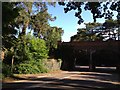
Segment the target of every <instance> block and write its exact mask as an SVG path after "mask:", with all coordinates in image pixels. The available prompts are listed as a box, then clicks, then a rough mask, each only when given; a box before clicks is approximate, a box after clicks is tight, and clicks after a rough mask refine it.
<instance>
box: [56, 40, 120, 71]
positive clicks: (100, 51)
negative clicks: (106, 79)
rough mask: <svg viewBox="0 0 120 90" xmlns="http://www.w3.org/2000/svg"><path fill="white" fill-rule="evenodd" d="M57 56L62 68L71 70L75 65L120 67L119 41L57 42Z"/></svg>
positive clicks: (90, 67)
mask: <svg viewBox="0 0 120 90" xmlns="http://www.w3.org/2000/svg"><path fill="white" fill-rule="evenodd" d="M58 56H59V57H60V58H61V59H62V66H61V69H62V70H73V69H74V68H75V65H76V64H77V65H88V66H89V70H91V71H92V70H94V69H95V66H102V65H104V66H114V67H117V69H119V68H120V41H92V42H91V41H89V42H85V41H80V42H59V43H58Z"/></svg>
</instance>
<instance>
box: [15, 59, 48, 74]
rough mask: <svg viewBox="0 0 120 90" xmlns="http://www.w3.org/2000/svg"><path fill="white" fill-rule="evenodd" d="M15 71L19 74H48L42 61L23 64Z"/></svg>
mask: <svg viewBox="0 0 120 90" xmlns="http://www.w3.org/2000/svg"><path fill="white" fill-rule="evenodd" d="M15 71H16V73H19V74H36V73H46V72H48V70H47V68H46V67H45V66H44V65H43V61H42V60H38V61H35V60H34V61H29V62H28V63H21V64H19V65H17V66H16V67H15Z"/></svg>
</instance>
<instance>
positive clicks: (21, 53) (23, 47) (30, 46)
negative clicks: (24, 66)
mask: <svg viewBox="0 0 120 90" xmlns="http://www.w3.org/2000/svg"><path fill="white" fill-rule="evenodd" d="M47 57H48V50H47V47H46V44H45V41H44V40H42V39H39V38H36V37H34V36H31V35H26V36H25V37H24V41H22V40H21V39H19V42H18V45H17V46H16V47H15V62H16V64H18V63H22V62H25V61H30V60H39V59H44V58H47Z"/></svg>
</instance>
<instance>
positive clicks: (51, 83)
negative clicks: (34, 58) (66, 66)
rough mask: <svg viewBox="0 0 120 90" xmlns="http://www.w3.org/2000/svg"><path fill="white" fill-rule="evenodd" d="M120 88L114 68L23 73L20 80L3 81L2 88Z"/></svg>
mask: <svg viewBox="0 0 120 90" xmlns="http://www.w3.org/2000/svg"><path fill="white" fill-rule="evenodd" d="M96 89H97V90H99V89H100V90H101V89H102V90H120V75H119V74H118V73H116V72H115V70H114V69H111V68H110V69H108V68H107V69H104V68H102V69H101V70H100V69H97V70H96V71H94V72H90V71H88V70H87V69H84V70H82V69H80V70H76V71H59V72H55V73H47V74H37V75H22V77H21V79H20V80H14V81H10V82H3V83H2V90H96Z"/></svg>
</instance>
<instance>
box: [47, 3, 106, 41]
mask: <svg viewBox="0 0 120 90" xmlns="http://www.w3.org/2000/svg"><path fill="white" fill-rule="evenodd" d="M48 12H49V13H50V14H52V16H53V17H54V16H56V17H57V19H56V20H55V21H53V22H49V23H50V26H57V27H60V28H62V29H63V30H64V34H63V36H62V41H64V42H69V41H70V37H71V36H73V35H75V34H76V33H77V29H78V28H84V27H85V25H84V23H88V22H93V18H92V14H91V13H90V11H84V10H83V11H82V13H81V16H82V18H83V19H84V23H82V24H81V25H78V24H77V21H78V18H77V17H75V16H74V14H75V11H74V10H73V11H69V12H68V13H64V7H63V6H60V5H58V4H56V6H55V7H53V6H48ZM104 21H105V19H103V18H100V19H97V22H100V23H103V22H104Z"/></svg>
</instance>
